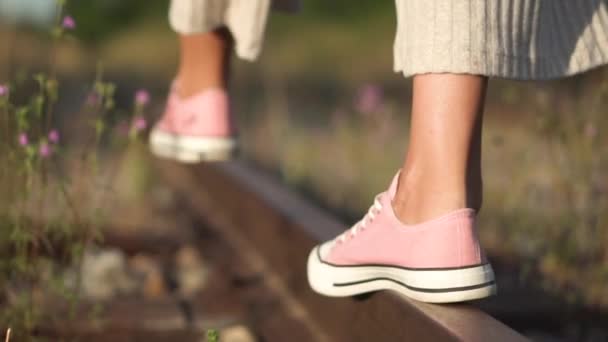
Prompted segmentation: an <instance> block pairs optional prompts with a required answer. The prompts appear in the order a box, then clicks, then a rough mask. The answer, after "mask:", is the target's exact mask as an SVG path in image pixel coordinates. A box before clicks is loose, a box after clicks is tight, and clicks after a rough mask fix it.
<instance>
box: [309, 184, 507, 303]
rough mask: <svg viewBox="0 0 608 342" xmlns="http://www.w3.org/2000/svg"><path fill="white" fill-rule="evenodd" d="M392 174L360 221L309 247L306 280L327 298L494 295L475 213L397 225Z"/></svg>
mask: <svg viewBox="0 0 608 342" xmlns="http://www.w3.org/2000/svg"><path fill="white" fill-rule="evenodd" d="M397 180H398V176H396V177H395V178H394V180H393V182H392V184H391V186H390V188H389V190H388V191H387V192H384V193H381V194H380V195H378V196H376V199H375V201H374V204H373V205H372V207H371V208H370V210H369V212H368V213H367V215H365V217H363V219H362V220H361V221H359V222H358V223H357V224H355V225H354V226H353V227H352V228H351V229H349V230H347V231H346V232H345V233H343V234H342V235H340V236H339V237H337V238H335V239H334V240H331V241H328V242H325V243H323V244H321V245H319V246H316V247H315V248H313V250H312V252H311V253H310V255H309V257H308V282H309V283H310V286H311V287H312V289H313V290H315V291H316V292H318V293H320V294H323V295H326V296H333V297H342V296H352V295H357V294H361V293H365V292H371V291H377V290H385V289H389V290H394V291H397V292H398V293H401V294H403V295H405V296H407V297H410V298H413V299H416V300H419V301H423V302H430V303H448V302H460V301H466V300H472V299H478V298H483V297H488V296H491V295H493V294H495V293H496V284H495V282H494V272H493V270H492V266H491V265H490V264H489V263H488V261H487V260H486V258H485V255H484V252H483V250H482V249H481V247H480V245H479V241H478V238H477V234H476V227H475V211H474V210H472V209H460V210H456V211H454V212H451V213H449V214H446V215H443V216H441V217H439V218H436V219H434V220H431V221H428V222H424V223H421V224H415V225H404V224H402V223H401V222H400V221H399V220H398V219H397V217H396V216H395V213H394V212H393V207H392V205H391V201H392V198H393V196H394V194H395V191H396V188H397Z"/></svg>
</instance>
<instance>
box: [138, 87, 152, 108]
mask: <svg viewBox="0 0 608 342" xmlns="http://www.w3.org/2000/svg"><path fill="white" fill-rule="evenodd" d="M149 102H150V93H148V91H147V90H145V89H140V90H138V91H137V92H135V103H136V104H137V105H140V106H145V105H147V104H148V103H149Z"/></svg>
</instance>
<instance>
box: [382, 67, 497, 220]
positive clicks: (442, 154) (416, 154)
mask: <svg viewBox="0 0 608 342" xmlns="http://www.w3.org/2000/svg"><path fill="white" fill-rule="evenodd" d="M486 86H487V79H486V78H485V77H481V76H473V75H454V74H428V75H418V76H415V77H414V93H413V104H412V124H411V134H410V143H409V147H408V152H407V157H406V160H405V163H404V165H403V169H402V173H401V176H400V179H399V187H398V190H397V194H396V195H395V197H394V199H393V208H394V210H395V213H396V215H397V217H398V218H399V219H400V220H401V221H402V222H404V223H408V224H414V223H420V222H423V221H426V220H429V219H432V218H435V217H437V216H440V215H442V214H445V213H448V212H450V211H453V210H456V209H460V208H467V207H468V208H473V209H475V210H479V209H480V208H481V202H482V180H481V126H482V115H483V106H484V97H485V90H486Z"/></svg>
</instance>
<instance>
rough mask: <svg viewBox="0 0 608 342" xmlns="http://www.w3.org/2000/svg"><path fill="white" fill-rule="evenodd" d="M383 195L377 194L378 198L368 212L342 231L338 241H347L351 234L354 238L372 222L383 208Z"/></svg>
mask: <svg viewBox="0 0 608 342" xmlns="http://www.w3.org/2000/svg"><path fill="white" fill-rule="evenodd" d="M381 195H382V194H380V195H377V196H376V198H374V204H372V205H371V207H369V210H368V211H367V214H365V216H363V218H362V219H361V220H360V221H359V222H357V223H355V225H354V226H352V227H351V228H350V229H348V230H347V231H345V232H344V233H342V234H341V235H340V236H339V237H338V239H337V241H339V242H345V241H346V239H347V238H348V236H349V235H350V237H351V238H354V237H355V236H356V235H357V233H358V232H360V231H363V230H364V229H365V228H367V223H368V222H370V223H371V222H372V221H373V220H374V219H375V218H376V215H378V214H379V213H380V210H382V204H381V203H380V196H381Z"/></svg>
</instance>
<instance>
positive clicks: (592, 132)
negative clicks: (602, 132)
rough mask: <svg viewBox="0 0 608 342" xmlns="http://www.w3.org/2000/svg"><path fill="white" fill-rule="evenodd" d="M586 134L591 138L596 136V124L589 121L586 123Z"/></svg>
mask: <svg viewBox="0 0 608 342" xmlns="http://www.w3.org/2000/svg"><path fill="white" fill-rule="evenodd" d="M585 135H586V136H587V137H589V138H595V136H596V135H597V127H595V125H594V124H592V123H591V122H588V123H587V124H586V125H585Z"/></svg>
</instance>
